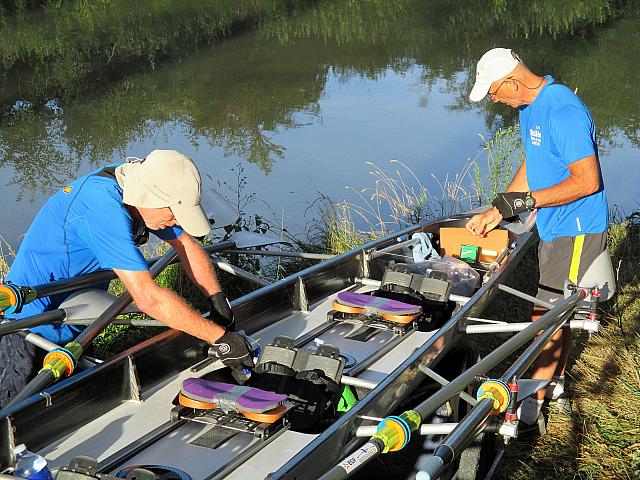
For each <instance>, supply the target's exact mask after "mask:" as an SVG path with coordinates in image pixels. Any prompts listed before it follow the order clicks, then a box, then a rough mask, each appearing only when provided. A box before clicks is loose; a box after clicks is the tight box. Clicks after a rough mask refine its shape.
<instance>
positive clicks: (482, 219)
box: [465, 207, 502, 237]
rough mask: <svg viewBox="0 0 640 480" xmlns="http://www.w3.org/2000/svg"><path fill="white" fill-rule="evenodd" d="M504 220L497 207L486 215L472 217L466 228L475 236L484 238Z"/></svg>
mask: <svg viewBox="0 0 640 480" xmlns="http://www.w3.org/2000/svg"><path fill="white" fill-rule="evenodd" d="M500 220H502V215H501V214H500V212H499V211H498V209H497V208H496V207H493V208H490V209H489V210H487V211H486V212H484V213H479V214H477V215H474V216H473V217H471V219H470V220H469V221H468V222H467V224H466V225H465V228H466V229H467V230H468V231H469V232H471V233H472V234H474V235H478V236H480V237H484V236H486V235H487V233H489V232H490V231H491V230H493V229H494V228H496V226H497V225H498V224H499V223H500Z"/></svg>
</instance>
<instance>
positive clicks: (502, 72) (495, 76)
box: [469, 48, 520, 102]
mask: <svg viewBox="0 0 640 480" xmlns="http://www.w3.org/2000/svg"><path fill="white" fill-rule="evenodd" d="M519 63H520V58H519V57H518V55H517V54H516V53H515V52H513V51H512V50H511V49H510V48H493V49H491V50H489V51H488V52H487V53H485V54H484V55H483V56H482V58H481V59H480V60H479V61H478V66H477V67H476V83H475V84H474V85H473V88H472V89H471V93H470V94H469V100H471V101H472V102H479V101H480V100H482V99H483V98H484V97H485V96H486V95H487V93H488V92H489V88H490V87H491V84H492V83H493V82H495V81H496V80H500V79H501V78H502V77H505V76H507V75H508V74H509V73H511V72H512V71H513V69H514V68H516V67H517V66H518V64H519Z"/></svg>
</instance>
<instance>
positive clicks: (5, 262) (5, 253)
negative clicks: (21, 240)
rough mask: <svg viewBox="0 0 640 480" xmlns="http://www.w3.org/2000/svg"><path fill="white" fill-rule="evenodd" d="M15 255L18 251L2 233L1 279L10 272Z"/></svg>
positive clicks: (0, 236) (0, 247)
mask: <svg viewBox="0 0 640 480" xmlns="http://www.w3.org/2000/svg"><path fill="white" fill-rule="evenodd" d="M15 256H16V253H15V252H14V250H13V248H12V247H11V245H9V242H7V241H6V240H5V239H4V237H3V236H2V235H0V280H2V279H3V278H4V277H5V276H6V275H7V273H8V272H9V266H10V265H11V261H12V260H13V259H14V258H15Z"/></svg>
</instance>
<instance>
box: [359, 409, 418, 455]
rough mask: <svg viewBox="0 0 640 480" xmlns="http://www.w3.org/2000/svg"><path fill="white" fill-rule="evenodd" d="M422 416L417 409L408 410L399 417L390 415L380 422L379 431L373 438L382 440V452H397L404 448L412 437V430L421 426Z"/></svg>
mask: <svg viewBox="0 0 640 480" xmlns="http://www.w3.org/2000/svg"><path fill="white" fill-rule="evenodd" d="M421 423H422V417H421V416H420V414H419V413H418V412H416V411H415V410H408V411H406V412H404V413H402V414H401V415H400V416H399V417H396V416H390V417H387V418H385V419H384V420H382V421H381V422H380V423H379V424H378V431H377V432H376V433H374V434H373V436H372V437H371V438H377V439H378V440H380V441H381V442H382V443H383V445H384V448H383V450H382V453H387V452H395V451H398V450H400V449H401V448H404V446H405V445H406V444H407V443H409V439H411V432H414V431H416V430H417V429H418V427H420V424H421Z"/></svg>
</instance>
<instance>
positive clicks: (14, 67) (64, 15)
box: [0, 0, 295, 103]
mask: <svg viewBox="0 0 640 480" xmlns="http://www.w3.org/2000/svg"><path fill="white" fill-rule="evenodd" d="M7 3H9V4H13V5H11V8H8V9H7V8H4V10H5V11H4V12H2V10H0V13H3V14H2V16H0V67H1V68H0V74H1V75H2V77H4V79H5V80H6V81H5V82H4V88H3V89H4V90H5V92H3V94H2V97H4V98H3V100H4V101H6V100H8V99H10V98H11V97H14V98H15V97H17V98H20V97H21V96H22V98H25V97H26V98H28V99H29V100H31V101H33V99H36V100H39V99H46V98H47V97H49V98H50V97H69V96H74V95H76V94H77V93H80V92H83V91H86V90H87V89H88V88H95V87H96V84H99V83H104V82H105V81H108V80H114V79H118V78H122V71H123V70H125V69H126V70H136V69H139V68H140V67H146V68H151V69H153V68H155V66H156V65H157V64H158V62H160V61H162V60H164V59H166V58H169V57H178V56H181V55H183V54H185V53H186V52H191V51H193V50H194V49H197V48H198V47H199V46H202V45H207V44H209V45H210V44H212V43H214V42H216V41H218V40H219V39H221V38H222V37H224V36H226V35H228V34H229V33H230V32H231V31H232V29H243V28H247V27H250V26H253V25H255V24H256V23H257V22H259V21H261V19H262V18H264V17H266V16H269V15H279V14H281V13H283V12H286V11H287V8H288V6H290V5H292V4H293V3H295V2H288V1H286V2H282V1H279V0H180V1H165V0H146V1H140V2H130V1H126V0H101V1H83V0H75V1H49V2H45V3H44V4H43V5H42V6H39V7H38V8H29V7H30V6H31V4H32V3H35V2H25V1H15V2H7ZM9 12H11V13H9ZM3 103H4V102H3Z"/></svg>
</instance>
